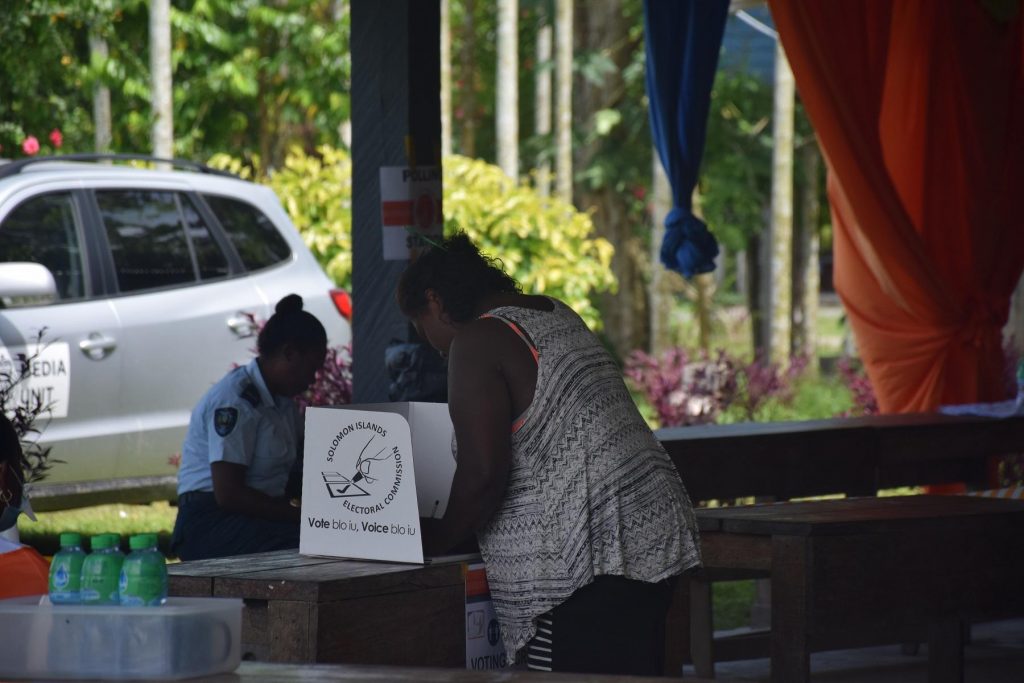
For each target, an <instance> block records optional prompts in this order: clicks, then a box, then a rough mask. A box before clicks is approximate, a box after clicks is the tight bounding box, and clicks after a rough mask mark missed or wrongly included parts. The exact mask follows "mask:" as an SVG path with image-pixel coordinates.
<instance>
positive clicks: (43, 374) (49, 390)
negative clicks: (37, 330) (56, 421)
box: [0, 342, 71, 417]
mask: <svg viewBox="0 0 1024 683" xmlns="http://www.w3.org/2000/svg"><path fill="white" fill-rule="evenodd" d="M22 358H32V361H31V362H30V363H29V365H28V368H27V370H26V374H27V376H26V377H25V379H24V380H23V381H22V382H21V383H20V384H19V385H18V387H17V389H15V392H14V395H13V396H12V397H11V398H12V399H13V404H15V405H18V404H20V405H26V406H31V405H35V404H36V402H37V401H39V402H41V403H42V405H43V407H44V408H45V407H46V406H49V407H50V413H49V417H67V416H68V397H69V396H70V395H71V355H70V351H69V347H68V345H67V343H66V342H54V343H52V344H42V345H39V344H29V345H27V346H24V347H11V348H6V347H3V346H0V385H8V384H10V383H12V382H15V381H17V380H18V378H19V377H21V374H22ZM13 407H14V405H11V406H9V408H13Z"/></svg>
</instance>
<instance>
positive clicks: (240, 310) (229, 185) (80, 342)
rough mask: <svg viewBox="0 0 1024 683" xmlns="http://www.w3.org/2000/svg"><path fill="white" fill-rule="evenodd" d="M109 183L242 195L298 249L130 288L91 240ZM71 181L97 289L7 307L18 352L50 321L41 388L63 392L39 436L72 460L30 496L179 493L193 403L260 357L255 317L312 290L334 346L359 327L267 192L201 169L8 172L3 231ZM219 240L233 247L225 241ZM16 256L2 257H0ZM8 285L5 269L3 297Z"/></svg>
mask: <svg viewBox="0 0 1024 683" xmlns="http://www.w3.org/2000/svg"><path fill="white" fill-rule="evenodd" d="M0 168H2V167H0ZM111 190H113V191H117V190H153V191H160V192H164V191H173V192H179V193H185V195H186V196H189V197H192V198H195V197H204V196H213V197H226V198H230V199H232V200H235V201H240V202H244V203H245V204H248V205H250V206H251V207H254V208H255V209H257V210H258V211H259V212H260V213H262V214H263V216H265V217H266V218H268V219H269V220H270V222H272V223H273V225H274V226H275V227H276V229H277V231H278V232H279V233H280V235H281V236H282V237H283V238H284V240H285V241H286V242H287V245H288V248H289V249H290V251H291V255H290V257H288V258H287V259H285V260H284V261H282V262H280V263H277V264H276V265H273V266H270V267H266V268H264V269H261V270H256V271H254V272H232V273H230V274H228V275H226V276H223V277H218V278H213V279H210V280H207V281H202V280H198V281H195V282H192V283H187V284H179V285H175V286H169V287H161V288H156V289H147V290H143V291H139V292H127V293H121V292H120V291H118V285H117V281H116V278H111V277H110V274H109V273H105V274H103V277H102V278H98V277H97V275H98V273H96V272H95V270H96V269H101V270H102V269H104V268H106V269H109V267H110V264H111V263H113V261H112V257H111V258H110V259H108V257H107V255H105V254H103V253H102V249H103V247H104V245H103V244H95V243H94V242H95V241H96V240H93V239H92V238H91V237H90V236H89V234H90V233H92V236H93V237H94V236H95V235H96V234H98V233H102V232H103V230H102V228H99V227H97V226H96V225H92V227H91V229H90V230H85V229H84V228H85V224H86V223H87V222H89V221H93V222H94V223H95V222H96V220H97V218H98V216H97V214H96V212H95V211H94V210H92V208H93V207H95V206H97V203H96V202H95V200H90V199H89V198H90V197H94V196H97V195H94V194H91V193H94V192H103V191H111ZM69 191H70V192H73V193H77V194H75V195H74V197H75V200H74V203H75V206H77V208H76V209H75V210H74V211H75V213H77V214H78V215H77V216H76V218H75V221H76V229H77V230H79V231H80V237H81V239H82V251H83V253H85V254H87V255H88V258H87V259H84V264H83V267H84V269H85V270H86V271H89V272H87V273H85V274H84V275H83V277H84V279H85V280H86V281H87V282H89V283H91V286H90V291H87V292H85V295H84V296H80V297H76V298H73V299H69V300H66V301H65V300H56V301H53V302H50V303H46V304H42V305H34V304H29V305H17V306H10V307H6V308H2V309H0V342H2V345H3V347H4V349H5V354H6V358H7V359H8V360H9V359H11V358H12V357H15V356H16V355H17V354H18V353H23V352H28V353H31V351H32V350H33V348H32V345H33V342H34V341H35V339H36V337H37V335H38V334H39V332H40V331H41V330H45V333H44V336H43V343H44V345H46V348H45V349H44V350H43V352H42V353H41V354H40V356H39V358H40V359H41V360H43V361H46V362H42V363H39V364H38V366H37V368H36V371H35V373H34V375H33V377H32V381H31V385H32V390H35V391H45V392H48V394H49V396H50V397H51V399H52V400H54V401H55V403H54V410H53V417H52V418H51V419H49V421H48V422H47V421H44V423H43V424H44V425H45V428H44V430H43V433H42V438H41V442H43V443H44V444H46V445H50V446H52V457H53V458H56V459H59V460H62V461H64V462H63V463H60V464H56V465H54V467H53V469H52V470H51V471H50V472H49V474H48V476H47V477H46V479H45V481H43V482H42V483H40V484H38V485H36V486H35V487H34V497H33V500H34V501H38V500H41V499H45V498H46V497H47V495H48V494H52V495H53V496H55V498H54V500H55V501H56V502H54V503H52V504H50V505H47V504H46V501H45V500H42V501H41V502H42V505H43V507H62V506H64V505H65V504H76V503H82V502H94V501H95V500H98V499H104V500H114V499H118V498H120V499H130V496H129V497H125V496H124V495H120V494H124V493H126V492H130V491H145V492H146V493H145V495H149V496H151V495H154V494H153V493H152V491H153V490H154V487H156V489H159V490H164V491H170V490H172V488H171V487H172V485H173V480H174V476H175V472H176V460H177V457H176V456H178V454H179V453H180V450H181V443H182V439H183V437H184V435H185V430H186V428H187V425H188V421H189V415H190V412H191V409H192V407H193V405H194V404H195V403H196V402H197V401H198V400H199V398H200V397H201V396H202V394H203V393H204V392H205V391H206V390H207V389H208V388H209V387H210V386H211V385H212V384H213V383H214V382H216V381H217V380H218V379H220V378H221V377H222V376H223V375H224V374H225V373H226V372H227V371H229V370H230V369H231V368H232V367H233V366H234V365H235V364H243V363H245V362H247V361H248V360H249V359H251V358H252V357H253V355H254V353H255V345H256V340H255V337H254V336H252V329H251V328H252V326H251V322H250V316H254V317H255V318H256V319H260V320H265V319H267V318H268V317H269V316H270V314H271V313H272V312H273V306H274V304H275V303H276V302H277V301H278V300H279V299H281V298H282V297H283V296H285V295H286V294H289V293H292V292H294V293H296V294H299V295H300V296H301V297H302V298H303V300H304V302H305V308H306V310H309V311H310V312H311V313H313V314H314V315H315V316H317V318H319V319H320V320H321V321H322V322H323V323H324V326H325V327H326V329H327V333H328V338H329V343H331V344H332V345H344V344H347V343H349V342H350V339H351V329H350V326H349V323H348V321H347V320H345V318H344V317H342V315H341V314H340V313H339V311H338V309H337V308H336V306H335V305H334V303H333V302H332V300H331V297H330V290H331V289H332V288H333V287H334V285H333V284H332V283H331V281H330V280H329V279H328V278H327V276H326V275H325V274H324V272H323V270H322V269H321V268H320V266H319V264H318V263H317V262H316V260H315V258H314V257H313V256H312V254H311V253H310V252H309V250H308V249H307V247H306V246H305V244H304V243H303V241H302V238H301V236H300V235H299V233H298V231H297V230H296V228H295V227H294V225H293V224H292V222H291V221H290V219H289V218H288V216H287V214H286V213H285V211H284V210H283V208H282V207H281V204H280V202H279V201H278V199H277V197H276V196H275V195H274V193H273V192H272V191H271V190H270V189H269V188H266V187H263V186H260V185H256V184H253V183H250V182H246V181H242V180H238V179H234V178H228V177H222V176H218V175H207V174H201V173H193V172H180V171H152V170H142V169H136V168H126V167H117V166H106V165H99V164H71V163H57V162H48V163H41V164H38V165H31V166H26V167H25V168H24V169H22V170H21V172H20V173H18V174H16V175H12V176H9V177H6V178H0V235H2V231H3V230H4V221H5V219H6V218H7V217H8V216H9V215H10V214H11V212H12V211H14V210H15V209H16V208H17V207H19V206H21V205H23V204H24V203H25V202H27V201H29V200H31V199H32V198H33V197H39V196H40V195H43V194H47V193H58V194H59V195H60V196H63V195H62V194H60V193H67V192H69ZM161 196H163V195H161ZM175 196H179V195H175ZM180 206H181V205H180V204H179V208H180ZM213 222H214V223H216V221H213ZM183 225H184V226H186V227H185V230H186V231H188V227H187V225H188V224H187V223H183ZM122 229H124V228H123V227H122ZM107 230H109V228H107ZM212 230H213V228H212V227H211V231H212ZM221 238H222V239H221V241H220V244H221V248H222V249H224V248H225V247H224V245H225V244H227V243H229V242H228V241H227V240H225V239H223V235H221ZM99 241H100V242H104V240H102V239H101V240H99ZM189 244H190V245H191V244H192V242H191V238H189ZM228 248H230V247H228ZM193 253H194V252H193ZM10 260H12V259H10V258H8V255H7V254H4V253H0V262H3V261H10ZM235 260H236V261H237V260H238V259H237V256H236V258H235ZM104 264H106V265H104ZM234 270H236V271H237V268H235V269H234ZM8 272H13V269H9V271H8ZM197 272H199V271H198V268H197ZM104 278H105V279H106V281H104ZM111 279H113V282H111ZM96 283H99V285H97V284H96ZM10 286H11V287H12V288H13V287H14V283H11V285H10ZM3 288H4V283H3V281H2V276H0V294H2V293H3ZM2 362H3V359H2V358H0V363H2ZM72 494H77V495H72ZM88 494H92V495H88ZM95 494H100V495H99V496H97V495H95ZM38 506H39V505H37V507H38Z"/></svg>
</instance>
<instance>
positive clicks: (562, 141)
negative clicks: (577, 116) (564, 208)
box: [555, 0, 575, 204]
mask: <svg viewBox="0 0 1024 683" xmlns="http://www.w3.org/2000/svg"><path fill="white" fill-rule="evenodd" d="M555 2H556V6H555V34H556V35H555V87H556V88H557V91H556V94H555V195H556V196H557V197H558V198H559V199H561V200H562V201H564V202H567V203H569V204H571V203H572V200H573V196H572V189H573V187H572V186H573V182H572V120H573V111H572V91H573V87H572V85H573V84H572V53H573V47H574V45H573V36H574V35H575V32H574V29H573V23H574V16H573V5H572V0H555Z"/></svg>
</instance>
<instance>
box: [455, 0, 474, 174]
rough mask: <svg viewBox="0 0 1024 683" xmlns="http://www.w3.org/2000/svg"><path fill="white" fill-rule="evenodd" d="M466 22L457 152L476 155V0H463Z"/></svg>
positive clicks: (462, 56) (461, 68)
mask: <svg viewBox="0 0 1024 683" xmlns="http://www.w3.org/2000/svg"><path fill="white" fill-rule="evenodd" d="M464 10H465V14H464V16H465V17H466V23H465V25H464V26H463V27H462V52H461V55H460V57H459V70H460V73H461V74H462V79H461V81H462V83H463V84H464V87H463V88H462V95H461V97H460V98H459V101H460V104H461V106H460V108H461V110H462V117H461V126H462V133H461V135H459V152H460V153H461V154H463V155H465V156H467V157H475V156H476V129H477V118H478V112H477V102H476V0H464Z"/></svg>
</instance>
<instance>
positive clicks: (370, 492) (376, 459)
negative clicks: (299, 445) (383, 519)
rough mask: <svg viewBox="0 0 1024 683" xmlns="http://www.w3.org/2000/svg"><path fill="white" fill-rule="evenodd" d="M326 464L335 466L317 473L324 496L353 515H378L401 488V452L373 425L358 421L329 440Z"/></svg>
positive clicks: (373, 423)
mask: <svg viewBox="0 0 1024 683" xmlns="http://www.w3.org/2000/svg"><path fill="white" fill-rule="evenodd" d="M326 461H327V462H328V463H331V464H333V465H335V469H334V470H332V471H326V469H325V470H324V471H321V473H320V474H321V475H322V476H323V479H324V485H325V486H326V487H327V492H328V493H329V494H330V496H331V498H337V499H341V504H342V506H343V507H344V508H345V509H346V510H350V511H352V512H354V513H356V514H364V515H369V514H374V513H377V512H380V511H381V510H383V509H384V508H386V507H387V506H388V505H390V504H391V503H392V502H393V501H394V500H395V496H397V495H398V490H399V489H400V488H401V486H402V469H403V468H402V465H403V454H402V451H401V449H400V448H399V447H398V444H397V443H395V441H394V440H392V439H389V438H388V431H387V429H385V428H384V427H382V426H380V425H379V424H377V423H375V422H366V421H363V420H357V421H356V422H352V423H351V424H348V425H346V426H345V427H344V428H342V429H341V431H339V432H338V433H337V434H335V435H334V438H332V439H331V443H330V446H328V448H327V458H326Z"/></svg>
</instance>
